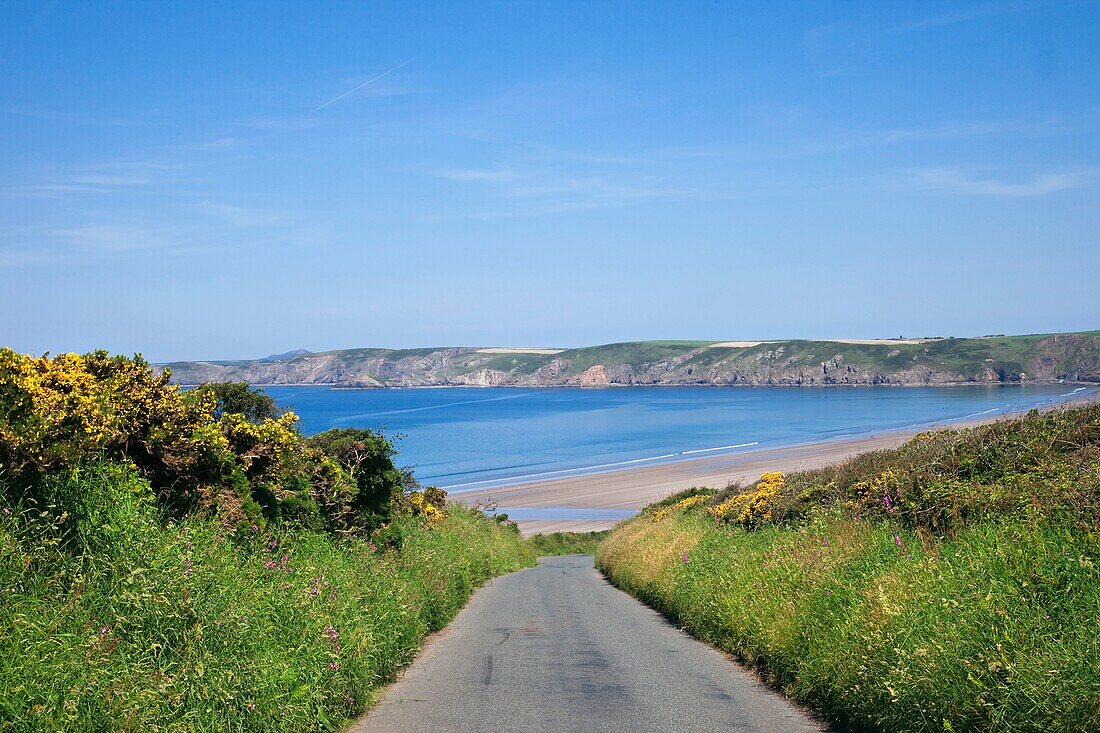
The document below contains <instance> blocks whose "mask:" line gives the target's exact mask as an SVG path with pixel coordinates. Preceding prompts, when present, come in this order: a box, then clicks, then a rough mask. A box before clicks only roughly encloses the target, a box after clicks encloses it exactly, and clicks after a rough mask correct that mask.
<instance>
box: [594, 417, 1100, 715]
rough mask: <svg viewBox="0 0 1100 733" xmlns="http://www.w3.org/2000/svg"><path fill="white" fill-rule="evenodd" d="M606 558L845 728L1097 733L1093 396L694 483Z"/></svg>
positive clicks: (1098, 594) (614, 569) (1098, 454)
mask: <svg viewBox="0 0 1100 733" xmlns="http://www.w3.org/2000/svg"><path fill="white" fill-rule="evenodd" d="M596 557H597V564H598V565H599V567H600V568H601V569H602V570H603V571H604V572H605V573H606V574H607V576H608V577H609V578H610V579H611V580H612V582H614V583H615V584H617V585H618V586H620V587H622V588H623V589H625V590H627V591H629V592H631V593H634V594H636V595H638V596H639V597H640V598H642V599H643V600H645V601H646V602H648V603H650V604H652V605H654V606H655V607H657V608H658V609H660V610H662V611H663V612H664V613H666V614H668V615H669V616H671V617H672V618H673V619H675V622H676V623H677V624H679V625H682V626H684V627H685V628H686V629H688V630H689V631H690V632H691V633H693V634H695V635H697V636H699V637H700V638H701V639H703V640H705V641H707V642H709V643H711V644H714V645H716V646H719V647H721V648H723V649H726V650H728V651H730V652H733V653H735V654H737V655H738V656H739V657H740V658H741V659H743V660H744V661H745V662H747V663H748V664H750V665H753V666H755V667H756V668H757V669H758V670H759V671H760V672H761V673H762V674H763V675H764V676H765V677H766V678H767V679H768V680H769V681H771V682H772V683H773V684H775V685H777V686H778V687H780V688H782V689H783V691H784V692H786V693H787V694H789V695H791V696H792V697H795V698H797V699H800V700H802V701H804V702H806V703H808V704H810V705H812V706H814V707H816V708H817V709H819V710H821V711H822V712H824V713H825V714H826V715H828V716H829V717H830V718H832V719H834V720H837V721H839V722H840V723H841V724H843V725H845V726H848V727H850V728H852V729H855V730H906V731H950V730H959V731H961V730H1013V731H1084V730H1096V729H1098V728H1100V637H1098V636H1097V635H1096V633H1095V629H1094V624H1095V619H1096V618H1097V617H1098V616H1100V406H1096V405H1093V406H1089V407H1083V408H1076V409H1069V410H1062V411H1055V412H1051V413H1047V414H1039V413H1031V414H1029V415H1027V416H1026V417H1024V418H1021V419H1017V420H1011V421H1003V422H999V423H996V424H992V425H988V426H982V427H978V428H973V429H969V430H964V431H958V432H956V431H937V432H931V433H925V434H922V435H919V436H917V437H916V438H914V439H913V440H912V441H910V442H909V443H907V444H906V445H904V446H903V447H901V448H899V449H896V450H889V451H877V452H872V453H869V454H866V455H863V456H859V457H856V458H855V459H853V460H850V461H848V462H846V463H843V464H840V465H839V466H836V467H831V468H826V469H821V470H816V471H808V472H803V473H798V474H794V475H791V476H783V475H782V474H779V473H770V474H765V475H764V476H763V477H762V478H761V480H760V481H759V482H758V483H756V484H755V485H753V486H751V487H748V488H742V487H739V486H733V487H729V488H727V489H725V490H723V491H700V490H693V491H692V492H685V493H684V494H682V495H678V496H677V497H674V498H672V499H670V500H667V501H665V502H662V504H661V505H660V506H654V507H650V508H649V509H647V510H646V511H645V512H644V513H643V514H642V515H640V516H639V517H638V518H637V519H634V520H632V521H630V522H628V523H626V524H625V525H623V526H621V527H620V528H618V529H616V530H615V531H614V532H613V533H612V534H611V536H610V537H609V538H608V539H607V540H606V541H604V542H603V543H602V544H601V546H600V548H599V549H598V551H597V556H596Z"/></svg>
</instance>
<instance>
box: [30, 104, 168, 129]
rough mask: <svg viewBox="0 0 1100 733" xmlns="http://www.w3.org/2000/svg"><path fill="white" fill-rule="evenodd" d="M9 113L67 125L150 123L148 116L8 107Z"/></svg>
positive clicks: (121, 125)
mask: <svg viewBox="0 0 1100 733" xmlns="http://www.w3.org/2000/svg"><path fill="white" fill-rule="evenodd" d="M8 111H9V112H10V113H11V114H13V115H16V116H18V117H27V118H30V119H34V120H43V121H46V122H59V123H62V124H67V125H81V126H87V127H143V126H146V125H149V124H150V120H149V119H148V117H144V116H136V117H101V116H97V115H86V114H73V113H65V112H50V111H46V110H38V109H23V108H16V109H9V110H8Z"/></svg>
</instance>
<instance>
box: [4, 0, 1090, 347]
mask: <svg viewBox="0 0 1100 733" xmlns="http://www.w3.org/2000/svg"><path fill="white" fill-rule="evenodd" d="M1098 37H1100V4H1098V3H1096V2H1003V3H915V2H903V3H885V2H871V3H816V2H815V3H806V4H800V3H770V2H769V3H764V2H759V3H744V4H740V3H703V2H697V3H696V2H693V3H681V4H671V3H660V4H648V3H645V4H635V3H564V2H553V3H538V4H536V3H523V4H508V3H479V4H473V3H446V4H416V3H413V4H409V3H395V4H378V3H373V4H364V3H349V4H330V5H325V6H321V5H320V4H316V3H300V2H294V3H278V2H263V3H255V4H251V5H249V4H242V3H237V4H229V3H218V4H214V3H197V2H195V3H190V2H189V3H133V4H131V3H110V4H96V3H90V2H89V3H73V4H63V3H46V4H36V3H31V2H19V3H5V4H3V6H0V282H3V288H2V289H0V343H4V344H7V345H10V346H12V347H14V348H16V349H19V350H21V351H26V352H42V351H47V350H48V351H51V352H59V351H84V350H89V349H92V348H96V347H104V348H108V349H111V350H112V351H117V352H124V353H132V352H142V353H144V354H145V355H146V356H147V357H149V358H151V359H154V360H170V359H188V358H219V357H223V358H229V357H247V356H262V355H265V354H269V353H272V352H280V351H285V350H288V349H291V348H296V347H304V348H307V349H311V350H321V349H327V348H342V347H354V346H368V345H371V346H393V347H403V346H429V345H456V344H463V345H467V344H468V345H548V346H549V345H553V346H558V345H561V346H569V345H583V344H593V343H603V342H610V341H623V340H635V339H650V338H702V339H706V338H713V339H741V338H768V337H874V336H894V335H900V334H904V335H906V336H924V335H957V336H962V335H973V334H984V333H1000V332H1007V333H1023V332H1039V331H1055V330H1081V329H1094V328H1100V297H1098V296H1097V292H1098V288H1097V283H1098V282H1100V43H1097V40H1096V39H1097V38H1098Z"/></svg>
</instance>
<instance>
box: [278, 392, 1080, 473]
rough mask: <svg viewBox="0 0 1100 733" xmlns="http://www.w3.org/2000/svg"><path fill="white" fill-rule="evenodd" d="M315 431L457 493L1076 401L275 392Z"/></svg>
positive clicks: (933, 395) (967, 396)
mask: <svg viewBox="0 0 1100 733" xmlns="http://www.w3.org/2000/svg"><path fill="white" fill-rule="evenodd" d="M266 391H267V393H268V394H269V395H271V396H272V397H273V398H274V399H275V401H276V402H277V403H278V404H279V405H280V406H281V407H283V408H287V409H291V410H293V411H294V412H296V413H297V414H298V415H299V416H300V418H301V427H302V429H303V431H304V432H306V433H310V434H312V433H316V432H320V431H322V430H327V429H328V428H333V427H341V428H343V427H363V428H374V429H377V430H380V431H382V432H383V433H385V434H386V435H389V436H392V437H395V438H396V444H397V447H398V450H399V451H400V453H399V456H398V463H399V464H401V465H408V466H412V467H414V469H415V472H416V476H417V478H419V479H420V481H421V482H423V483H426V484H435V485H438V486H441V487H444V488H447V489H448V490H449V491H462V490H472V489H481V488H487V487H492V486H494V485H501V484H506V483H520V482H523V481H535V480H539V479H545V478H555V477H566V476H575V475H579V474H583V473H586V472H600V471H611V470H617V469H624V468H631V467H640V466H647V465H653V464H657V463H663V462H669V461H676V460H684V459H687V458H698V457H704V456H714V455H722V454H732V453H736V452H739V451H746V450H751V449H755V448H771V447H777V446H784V445H792V444H797V443H810V442H817V441H821V440H829V439H836V438H842V437H849V436H859V435H865V434H871V433H880V432H884V431H891V430H898V429H904V428H912V427H918V426H926V425H939V426H945V427H946V426H950V425H951V424H952V423H956V422H959V421H962V420H967V419H970V418H975V417H984V416H991V415H998V414H1005V413H1008V412H1015V411H1021V410H1026V409H1029V408H1032V407H1041V406H1045V405H1051V404H1054V403H1057V402H1059V401H1063V400H1066V399H1067V398H1069V397H1071V396H1073V397H1080V396H1083V395H1087V394H1089V393H1090V392H1098V391H1100V389H1098V388H1093V387H1089V388H1084V387H1077V386H1070V385H975V386H961V387H825V388H808V387H797V388H782V387H769V388H751V387H732V388H730V387H727V388H722V387H629V388H623V387H620V388H609V389H568V388H563V389H553V388H539V389H523V388H511V387H501V388H477V387H470V388H465V387H451V388H444V389H373V390H343V389H331V388H326V387H267V388H266Z"/></svg>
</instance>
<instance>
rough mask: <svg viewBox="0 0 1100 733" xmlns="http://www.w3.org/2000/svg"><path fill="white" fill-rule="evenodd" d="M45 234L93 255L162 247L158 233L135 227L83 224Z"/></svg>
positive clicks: (164, 246) (162, 242)
mask: <svg viewBox="0 0 1100 733" xmlns="http://www.w3.org/2000/svg"><path fill="white" fill-rule="evenodd" d="M49 234H50V235H51V236H52V237H53V238H54V239H56V240H59V241H61V242H64V243H67V244H69V245H71V246H72V247H75V248H76V249H79V250H83V251H85V252H90V253H93V254H123V253H129V252H143V251H148V250H160V249H165V248H166V246H167V242H166V241H165V240H164V239H163V236H162V235H161V234H158V233H156V232H152V231H150V230H147V229H144V228H141V227H135V226H120V225H114V224H85V225H81V226H73V227H62V228H58V229H54V230H52V231H51V232H49Z"/></svg>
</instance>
